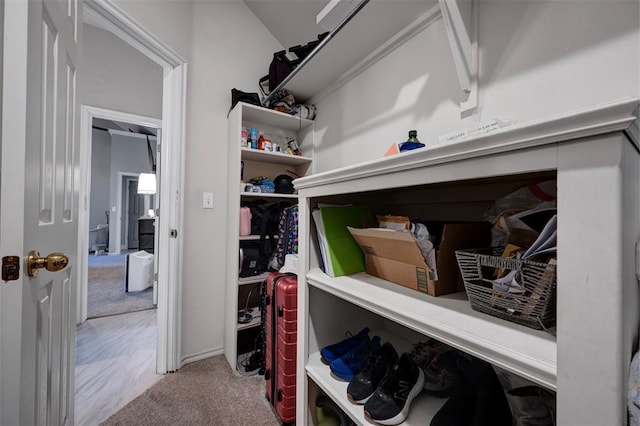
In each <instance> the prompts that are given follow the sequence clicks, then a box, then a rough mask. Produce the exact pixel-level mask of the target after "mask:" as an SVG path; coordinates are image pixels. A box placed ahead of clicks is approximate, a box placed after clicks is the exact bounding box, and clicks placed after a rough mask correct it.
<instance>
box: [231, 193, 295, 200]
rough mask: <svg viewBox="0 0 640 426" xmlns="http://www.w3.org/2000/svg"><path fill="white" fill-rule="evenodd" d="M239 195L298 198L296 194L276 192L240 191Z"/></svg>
mask: <svg viewBox="0 0 640 426" xmlns="http://www.w3.org/2000/svg"><path fill="white" fill-rule="evenodd" d="M240 196H241V197H247V198H288V199H298V195H297V194H278V193H277V192H241V193H240Z"/></svg>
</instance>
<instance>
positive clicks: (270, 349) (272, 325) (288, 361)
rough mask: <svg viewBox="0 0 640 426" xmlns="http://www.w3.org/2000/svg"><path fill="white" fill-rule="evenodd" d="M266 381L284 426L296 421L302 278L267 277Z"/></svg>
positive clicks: (273, 274)
mask: <svg viewBox="0 0 640 426" xmlns="http://www.w3.org/2000/svg"><path fill="white" fill-rule="evenodd" d="M266 291H267V300H266V319H265V366H266V369H265V375H264V377H265V380H266V388H267V399H268V400H269V402H271V404H272V405H273V407H274V409H275V412H276V413H277V414H278V416H279V417H280V420H282V422H283V423H292V422H294V421H295V418H296V342H297V329H298V327H297V325H298V324H297V315H298V278H297V277H296V275H293V274H281V273H278V272H272V273H271V274H269V276H268V277H267V287H266Z"/></svg>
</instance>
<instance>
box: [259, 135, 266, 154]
mask: <svg viewBox="0 0 640 426" xmlns="http://www.w3.org/2000/svg"><path fill="white" fill-rule="evenodd" d="M264 141H265V139H264V134H263V133H262V132H260V134H259V136H258V149H262V150H264Z"/></svg>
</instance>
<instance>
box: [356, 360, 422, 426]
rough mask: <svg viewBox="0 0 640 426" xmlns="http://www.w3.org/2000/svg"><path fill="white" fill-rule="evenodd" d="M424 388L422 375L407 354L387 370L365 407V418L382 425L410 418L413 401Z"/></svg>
mask: <svg viewBox="0 0 640 426" xmlns="http://www.w3.org/2000/svg"><path fill="white" fill-rule="evenodd" d="M423 386H424V373H423V372H422V369H421V368H420V367H418V365H416V363H415V362H414V361H413V360H412V359H411V357H410V356H409V354H408V353H406V352H405V353H403V354H402V355H400V358H399V359H398V361H397V362H396V363H394V364H393V365H391V366H390V367H389V368H388V369H387V372H386V374H385V375H384V377H383V378H382V380H381V381H380V383H379V384H378V387H377V388H376V390H375V392H374V393H373V395H371V396H370V397H369V398H368V399H367V402H366V403H365V404H364V415H365V417H366V418H367V419H368V420H370V421H373V422H375V423H379V424H382V425H397V424H400V423H402V422H403V421H404V420H405V419H406V418H407V416H408V415H409V408H410V406H411V402H412V401H413V399H414V398H415V397H416V396H418V394H419V393H420V391H421V390H422V387H423Z"/></svg>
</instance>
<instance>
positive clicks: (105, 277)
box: [87, 254, 155, 318]
mask: <svg viewBox="0 0 640 426" xmlns="http://www.w3.org/2000/svg"><path fill="white" fill-rule="evenodd" d="M125 262H126V255H125V254H120V255H109V256H89V264H88V265H89V268H88V275H89V285H88V292H87V317H88V318H98V317H105V316H109V315H118V314H124V313H127V312H135V311H142V310H145V309H153V308H154V307H155V306H154V305H153V289H152V288H147V289H145V290H143V291H139V292H130V293H126V292H125V291H124V285H125V281H124V280H125V267H126V263H125Z"/></svg>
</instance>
